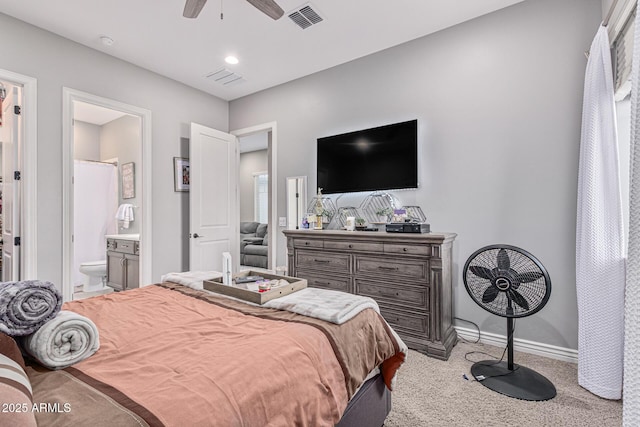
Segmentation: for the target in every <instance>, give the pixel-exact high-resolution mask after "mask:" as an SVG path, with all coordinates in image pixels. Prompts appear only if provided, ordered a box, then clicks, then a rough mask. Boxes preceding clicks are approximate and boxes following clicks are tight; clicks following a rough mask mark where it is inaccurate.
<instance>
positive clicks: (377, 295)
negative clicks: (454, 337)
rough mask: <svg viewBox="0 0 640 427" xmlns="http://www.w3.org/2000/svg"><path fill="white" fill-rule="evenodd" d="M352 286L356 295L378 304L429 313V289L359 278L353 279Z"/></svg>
mask: <svg viewBox="0 0 640 427" xmlns="http://www.w3.org/2000/svg"><path fill="white" fill-rule="evenodd" d="M354 285H355V292H356V294H358V295H364V296H367V297H371V298H373V299H375V300H376V301H378V302H382V303H388V304H396V305H400V306H403V307H407V308H414V309H416V310H421V311H424V312H428V311H429V288H428V287H426V286H406V285H405V286H403V285H394V284H393V281H391V282H387V283H378V282H374V281H372V280H369V279H361V278H356V279H354Z"/></svg>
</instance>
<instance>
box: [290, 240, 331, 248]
mask: <svg viewBox="0 0 640 427" xmlns="http://www.w3.org/2000/svg"><path fill="white" fill-rule="evenodd" d="M323 246H324V242H323V241H322V240H315V239H293V247H294V248H322V247H323Z"/></svg>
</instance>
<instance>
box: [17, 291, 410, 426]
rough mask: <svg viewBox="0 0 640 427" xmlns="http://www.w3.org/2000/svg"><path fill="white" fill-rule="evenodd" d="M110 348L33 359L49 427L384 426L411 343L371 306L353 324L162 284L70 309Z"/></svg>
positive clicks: (42, 420) (43, 420)
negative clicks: (48, 363)
mask: <svg viewBox="0 0 640 427" xmlns="http://www.w3.org/2000/svg"><path fill="white" fill-rule="evenodd" d="M63 308H64V309H66V310H71V311H74V312H76V313H79V314H81V315H83V316H86V317H88V318H90V319H91V320H92V321H93V322H94V323H95V324H96V325H97V327H98V330H99V331H100V349H99V350H98V352H97V353H95V354H94V355H93V356H91V357H89V358H88V359H86V360H84V361H82V362H79V363H77V364H75V365H73V366H71V367H68V368H66V369H62V370H56V371H51V370H48V369H45V368H42V367H39V366H38V365H36V364H31V365H30V366H27V367H26V371H27V374H28V376H29V378H30V380H31V384H32V387H33V401H34V403H39V402H45V403H47V404H54V405H53V406H50V407H49V408H48V409H49V410H44V411H42V412H36V413H35V416H36V419H37V422H38V425H39V426H70V425H73V426H84V425H87V426H91V427H100V426H116V425H117V426H123V427H125V426H147V425H148V426H183V425H189V426H293V425H295V426H334V425H338V426H340V427H351V426H381V425H382V424H383V423H384V419H385V417H386V415H387V414H388V412H389V411H390V409H391V400H390V393H389V389H390V388H391V386H392V381H393V379H394V376H395V374H396V371H397V370H398V368H399V366H400V365H401V364H402V362H403V361H404V357H405V350H404V349H406V346H404V344H403V343H402V342H401V340H400V339H399V338H398V337H397V334H395V332H394V331H392V330H391V328H390V327H389V326H388V325H387V323H386V322H385V321H384V320H383V319H382V317H381V316H380V315H379V314H378V313H377V312H376V311H375V310H373V309H365V310H363V311H361V312H359V313H358V314H357V315H355V317H353V318H351V319H350V320H349V321H347V322H345V323H343V324H335V323H331V322H327V321H324V320H320V319H317V318H313V317H308V316H303V315H300V314H296V313H293V312H289V311H283V310H275V309H269V308H263V307H259V306H254V305H249V304H246V303H244V302H241V301H237V300H234V299H230V298H226V297H223V296H219V295H215V294H212V293H209V292H206V291H200V290H195V289H191V288H188V287H185V286H181V285H178V284H174V283H169V282H167V283H161V284H157V285H151V286H146V287H143V288H140V289H134V290H130V291H126V292H119V293H114V294H109V295H104V296H100V297H95V298H90V299H87V300H81V301H73V302H69V303H66V304H65V305H64V307H63Z"/></svg>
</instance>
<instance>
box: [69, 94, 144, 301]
mask: <svg viewBox="0 0 640 427" xmlns="http://www.w3.org/2000/svg"><path fill="white" fill-rule="evenodd" d="M64 95H65V96H64V100H65V109H64V111H65V121H64V124H63V133H64V136H65V138H64V141H65V143H66V144H65V148H66V150H65V151H66V152H67V153H68V154H69V157H67V158H66V159H65V160H67V162H66V164H65V168H64V172H63V173H64V176H65V177H66V178H65V181H66V182H65V185H64V186H63V191H64V192H65V197H64V198H65V200H66V199H67V198H68V199H69V201H70V203H65V212H64V221H65V223H64V225H65V227H64V233H63V237H64V240H63V242H64V244H65V248H64V251H63V256H64V258H65V259H64V267H65V269H64V272H63V274H64V278H65V280H64V283H65V286H64V287H63V296H64V299H65V300H66V301H67V300H71V299H82V298H87V297H91V296H95V295H100V294H104V293H110V292H113V291H114V288H115V289H118V290H120V289H123V287H122V281H123V280H126V279H128V281H129V282H128V283H129V286H128V287H126V288H127V289H128V288H133V287H138V286H140V284H149V283H150V276H151V275H150V270H151V266H150V264H151V262H150V259H148V258H149V257H150V250H145V248H146V245H147V242H149V243H150V234H151V233H150V224H148V223H150V219H149V215H150V212H147V210H150V209H151V203H150V202H147V198H148V197H146V196H148V194H147V193H150V189H149V186H150V178H149V177H150V171H149V169H150V163H151V161H150V152H149V151H150V146H149V147H147V146H146V143H149V144H150V141H149V137H150V133H149V132H148V131H147V130H146V129H145V127H146V126H150V112H148V111H147V110H141V109H137V107H132V106H127V105H125V104H121V103H118V102H117V101H112V100H108V99H104V98H100V97H95V96H93V95H89V94H84V93H82V92H77V91H73V90H71V89H67V88H65V90H64ZM145 136H146V138H145ZM147 175H148V176H147ZM67 179H68V181H67ZM143 239H144V243H143ZM116 243H117V246H118V247H119V248H120V247H122V248H125V247H129V246H128V245H130V247H131V248H135V253H134V251H131V252H130V253H127V254H126V256H125V254H117V253H115V250H117V249H116V248H115V245H116ZM108 249H109V251H108ZM112 252H113V253H112ZM129 264H130V265H129ZM132 275H133V276H135V277H132ZM120 276H122V277H120Z"/></svg>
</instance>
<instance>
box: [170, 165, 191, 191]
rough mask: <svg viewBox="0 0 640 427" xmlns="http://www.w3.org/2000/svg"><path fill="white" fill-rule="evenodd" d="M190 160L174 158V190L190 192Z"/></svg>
mask: <svg viewBox="0 0 640 427" xmlns="http://www.w3.org/2000/svg"><path fill="white" fill-rule="evenodd" d="M189 182H190V179H189V159H185V158H182V157H174V158H173V190H174V191H189Z"/></svg>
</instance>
